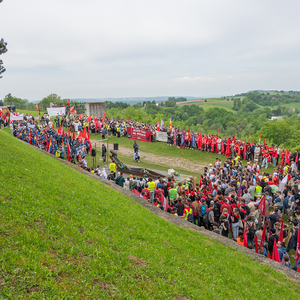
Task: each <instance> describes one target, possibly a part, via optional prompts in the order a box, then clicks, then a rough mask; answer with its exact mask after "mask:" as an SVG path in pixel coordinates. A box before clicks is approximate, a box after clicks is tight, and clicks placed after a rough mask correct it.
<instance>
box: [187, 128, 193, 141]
mask: <svg viewBox="0 0 300 300" xmlns="http://www.w3.org/2000/svg"><path fill="white" fill-rule="evenodd" d="M188 140H189V141H191V140H192V136H191V130H190V126H189V130H188Z"/></svg>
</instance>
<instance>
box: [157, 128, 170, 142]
mask: <svg viewBox="0 0 300 300" xmlns="http://www.w3.org/2000/svg"><path fill="white" fill-rule="evenodd" d="M156 140H157V141H158V142H165V143H167V142H168V134H167V133H166V132H162V131H156Z"/></svg>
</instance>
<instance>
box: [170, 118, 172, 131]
mask: <svg viewBox="0 0 300 300" xmlns="http://www.w3.org/2000/svg"><path fill="white" fill-rule="evenodd" d="M171 129H172V118H171V119H170V130H171Z"/></svg>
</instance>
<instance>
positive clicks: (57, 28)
mask: <svg viewBox="0 0 300 300" xmlns="http://www.w3.org/2000/svg"><path fill="white" fill-rule="evenodd" d="M299 9H300V2H299V1H296V0H291V1H288V2H282V1H279V0H273V1H271V0H266V1H258V0H252V1H248V2H244V1H240V0H227V1H224V0H213V1H204V0H200V1H194V0H177V1H171V0H164V1H158V0H151V1H150V0H143V1H140V0H127V1H124V0H112V1H106V2H103V1H98V0H86V1H79V0H64V1H61V0H52V1H50V0H43V1H40V0H27V1H24V0H14V1H4V2H2V3H1V4H0V28H1V37H3V38H4V39H5V41H6V42H7V43H8V52H7V53H6V54H5V55H2V56H1V59H2V60H3V61H4V65H5V67H6V69H7V71H6V73H4V75H3V78H2V79H1V80H0V98H2V97H4V96H5V95H6V94H8V93H12V94H13V95H16V96H18V97H24V98H28V99H30V100H37V99H41V98H42V97H44V96H46V95H47V94H49V93H52V92H54V93H57V94H60V95H61V96H63V97H67V98H78V97H120V96H124V97H127V96H152V95H166V96H168V95H174V94H177V95H194V96H201V95H202V94H205V95H208V94H214V95H216V94H219V95H226V94H229V95H230V94H234V93H237V92H245V91H247V90H251V89H258V88H261V87H262V86H266V87H267V86H268V87H272V88H276V89H277V88H278V89H287V90H290V89H299V85H298V82H299V80H300V73H299V71H298V70H300V58H299V52H300V40H299V39H297V36H299V33H300V19H299V17H298V11H299ZM211 74H213V75H211ZM262 74H263V75H262Z"/></svg>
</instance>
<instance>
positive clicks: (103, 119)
mask: <svg viewBox="0 0 300 300" xmlns="http://www.w3.org/2000/svg"><path fill="white" fill-rule="evenodd" d="M105 119H106V116H105V111H104V112H103V118H102V123H104V122H105Z"/></svg>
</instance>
